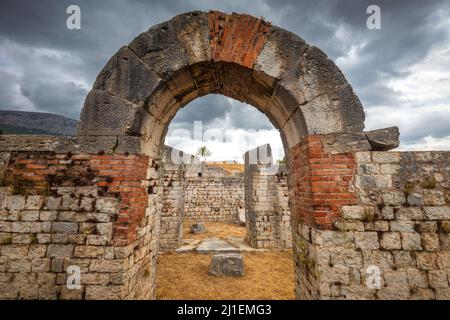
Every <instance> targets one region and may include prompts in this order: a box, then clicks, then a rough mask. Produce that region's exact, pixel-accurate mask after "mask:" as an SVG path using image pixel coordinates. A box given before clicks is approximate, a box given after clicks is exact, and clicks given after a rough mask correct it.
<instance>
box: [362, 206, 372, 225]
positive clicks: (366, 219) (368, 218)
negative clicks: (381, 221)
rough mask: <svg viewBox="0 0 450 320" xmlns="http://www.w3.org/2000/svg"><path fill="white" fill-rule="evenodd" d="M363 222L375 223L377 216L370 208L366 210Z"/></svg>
mask: <svg viewBox="0 0 450 320" xmlns="http://www.w3.org/2000/svg"><path fill="white" fill-rule="evenodd" d="M361 220H362V221H363V222H373V221H375V214H374V213H373V212H372V211H371V210H369V209H368V208H365V209H364V214H363V216H362V219H361Z"/></svg>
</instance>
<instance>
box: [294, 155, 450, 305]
mask: <svg viewBox="0 0 450 320" xmlns="http://www.w3.org/2000/svg"><path fill="white" fill-rule="evenodd" d="M355 162H356V166H357V168H356V172H355V174H354V177H353V179H352V181H351V189H353V190H354V192H355V194H356V196H357V197H358V200H357V203H355V204H352V205H344V206H343V207H342V208H341V213H340V215H339V218H337V219H335V221H334V224H333V225H334V228H333V229H334V230H319V229H317V228H313V227H311V226H310V225H307V224H306V223H299V224H298V229H297V232H296V234H295V235H294V236H295V238H296V239H295V244H296V246H295V247H296V257H297V263H296V268H297V281H298V286H297V290H298V292H297V294H298V296H299V297H301V298H308V299H318V298H319V299H427V300H428V299H441V300H448V299H450V288H449V283H450V228H449V227H450V184H449V181H450V153H449V152H357V153H355ZM374 267H375V268H379V271H380V287H375V288H374V287H373V286H372V287H371V286H370V285H368V282H369V283H371V281H372V280H371V278H370V276H371V275H373V272H374V271H373V270H374V269H373V268H374ZM371 268H372V269H371ZM375 272H377V271H375Z"/></svg>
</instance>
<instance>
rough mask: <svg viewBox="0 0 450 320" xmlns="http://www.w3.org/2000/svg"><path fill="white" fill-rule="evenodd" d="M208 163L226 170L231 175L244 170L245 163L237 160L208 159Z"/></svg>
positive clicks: (209, 165)
mask: <svg viewBox="0 0 450 320" xmlns="http://www.w3.org/2000/svg"><path fill="white" fill-rule="evenodd" d="M206 165H207V166H208V167H218V168H222V169H223V170H225V171H226V172H227V173H228V174H229V175H231V174H233V173H235V172H237V173H243V172H244V164H242V163H238V162H236V161H207V162H206Z"/></svg>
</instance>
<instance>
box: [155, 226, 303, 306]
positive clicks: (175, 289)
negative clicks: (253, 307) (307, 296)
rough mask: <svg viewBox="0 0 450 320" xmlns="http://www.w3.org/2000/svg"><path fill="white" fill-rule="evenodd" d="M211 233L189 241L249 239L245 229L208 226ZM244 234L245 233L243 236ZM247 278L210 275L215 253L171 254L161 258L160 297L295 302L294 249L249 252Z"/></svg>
mask: <svg viewBox="0 0 450 320" xmlns="http://www.w3.org/2000/svg"><path fill="white" fill-rule="evenodd" d="M205 224H206V227H207V229H208V233H206V234H201V235H192V234H189V229H188V227H189V225H188V226H187V227H186V228H187V230H185V231H187V232H186V233H184V234H185V238H189V239H199V240H200V239H206V238H211V237H219V238H225V237H228V236H238V237H243V236H245V227H240V226H237V225H232V224H223V223H205ZM242 232H243V233H242ZM243 255H244V266H245V271H244V273H245V275H244V276H243V277H236V278H233V277H214V276H209V275H208V268H209V264H210V262H211V257H212V254H200V253H175V252H167V253H164V254H160V255H159V256H158V263H157V286H156V297H157V299H161V300H172V299H173V300H174V299H187V300H193V299H199V300H223V299H229V300H239V299H255V300H261V299H267V300H289V299H295V280H294V263H293V260H292V251H291V250H271V251H261V252H260V251H258V252H246V253H243Z"/></svg>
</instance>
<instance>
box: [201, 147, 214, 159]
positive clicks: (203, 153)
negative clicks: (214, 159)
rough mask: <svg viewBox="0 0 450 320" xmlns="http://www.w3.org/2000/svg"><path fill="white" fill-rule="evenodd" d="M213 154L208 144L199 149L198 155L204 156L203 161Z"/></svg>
mask: <svg viewBox="0 0 450 320" xmlns="http://www.w3.org/2000/svg"><path fill="white" fill-rule="evenodd" d="M211 154H212V153H211V151H209V150H208V148H207V147H206V146H202V147H200V148H198V150H197V155H198V156H200V157H203V161H206V158H208V157H209V156H210V155H211Z"/></svg>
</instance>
